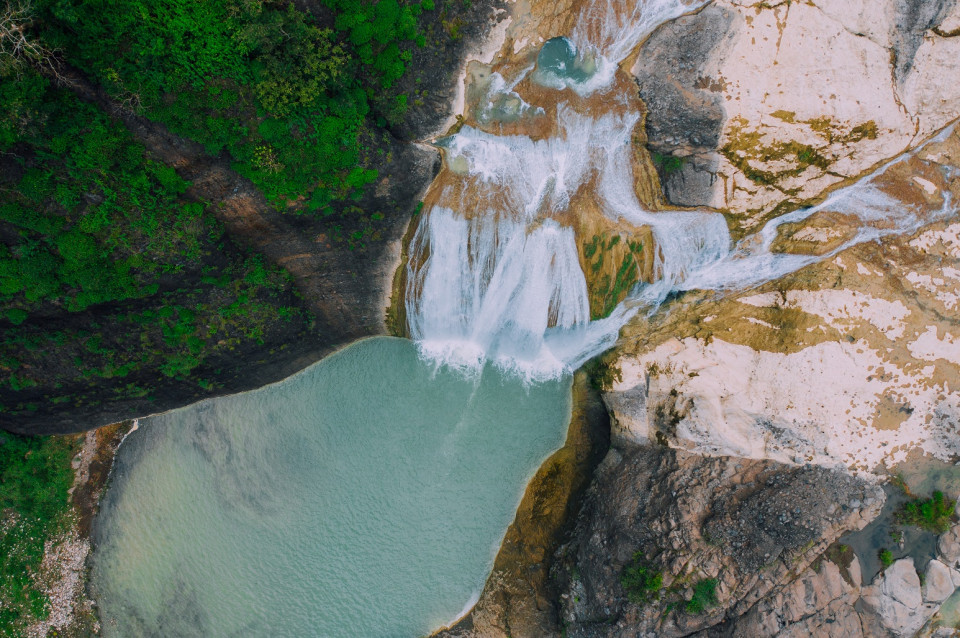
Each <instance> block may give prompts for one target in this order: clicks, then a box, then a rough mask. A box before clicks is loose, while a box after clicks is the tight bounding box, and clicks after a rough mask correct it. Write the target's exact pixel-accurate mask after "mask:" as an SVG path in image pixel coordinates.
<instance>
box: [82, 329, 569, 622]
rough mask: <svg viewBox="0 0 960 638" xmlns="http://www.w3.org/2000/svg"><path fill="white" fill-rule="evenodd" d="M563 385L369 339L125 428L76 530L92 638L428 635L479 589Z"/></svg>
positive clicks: (564, 400) (555, 435)
mask: <svg viewBox="0 0 960 638" xmlns="http://www.w3.org/2000/svg"><path fill="white" fill-rule="evenodd" d="M570 385H571V381H570V378H569V377H566V378H563V379H558V380H555V381H551V382H547V383H541V384H537V385H533V386H525V385H524V384H523V383H522V382H521V381H520V380H519V379H517V378H514V377H510V376H508V375H505V374H504V373H501V372H500V371H498V370H497V369H495V368H493V367H489V366H488V367H487V368H486V369H485V370H484V371H483V373H482V374H481V375H478V376H475V377H467V376H464V375H462V374H460V373H458V372H456V371H452V370H449V369H445V368H440V369H436V368H435V366H433V365H432V364H429V363H427V362H425V361H423V360H421V359H420V358H419V356H418V354H417V350H416V346H415V345H414V344H413V343H412V342H409V341H406V340H402V339H393V338H386V337H383V338H374V339H368V340H365V341H362V342H359V343H357V344H354V345H353V346H350V347H349V348H346V349H345V350H343V351H341V352H339V353H337V354H335V355H333V356H331V357H328V358H327V359H325V360H323V361H321V362H320V363H318V364H316V365H314V366H313V367H311V368H309V369H307V370H305V371H303V372H301V373H300V374H298V375H295V376H294V377H291V378H289V379H287V380H285V381H283V382H281V383H278V384H275V385H272V386H269V387H266V388H262V389H260V390H256V391H253V392H248V393H245V394H241V395H235V396H230V397H225V398H221V399H215V400H210V401H204V402H202V403H199V404H196V405H194V406H190V407H187V408H183V409H180V410H176V411H173V412H170V413H167V414H164V415H160V416H156V417H152V418H149V419H144V420H142V421H141V424H140V428H139V429H138V430H137V431H135V432H133V433H132V434H131V435H130V436H129V437H128V439H127V440H126V441H125V442H124V444H123V446H122V447H121V449H120V451H119V453H118V455H117V458H116V461H115V467H114V474H113V478H112V482H111V486H110V488H109V490H108V492H107V494H106V495H105V497H104V501H103V505H102V510H101V515H100V516H99V518H98V522H97V526H96V528H95V530H94V541H95V546H96V549H95V553H94V562H93V571H92V578H91V583H92V590H93V594H94V597H95V600H96V601H97V603H98V605H99V607H100V612H101V619H102V623H103V633H104V635H105V636H107V637H113V636H117V637H121V636H122V637H124V638H131V637H136V636H178V637H180V636H182V637H192V636H209V637H213V636H331V637H333V636H368V637H375V636H408V637H409V636H420V635H424V634H428V633H430V632H431V631H432V630H434V629H436V628H437V627H439V626H441V625H443V624H445V623H448V622H450V621H452V620H453V619H454V618H455V617H456V616H457V615H458V614H460V613H461V612H463V611H466V609H465V606H466V605H467V604H468V603H469V602H470V601H471V600H472V599H474V598H475V597H476V595H477V594H478V593H479V591H480V589H481V588H482V586H483V583H484V581H485V579H486V577H487V575H488V573H489V571H490V569H491V567H492V565H493V559H494V557H495V554H496V551H497V549H498V547H499V544H500V542H501V540H502V538H503V535H504V533H505V531H506V528H507V526H508V525H509V524H510V522H511V521H512V519H513V516H514V513H515V510H516V507H517V505H518V503H519V501H520V498H521V496H522V493H523V490H524V487H525V484H526V482H527V481H528V480H529V479H530V477H532V475H533V474H534V472H535V471H536V469H537V467H538V466H539V465H540V464H541V463H542V462H543V460H544V459H545V458H546V457H547V456H549V455H550V454H551V453H552V452H553V451H554V450H556V449H557V448H559V447H560V446H561V445H562V443H563V440H564V436H565V433H566V427H567V424H568V422H569V418H570V409H571V405H570V401H571V398H570Z"/></svg>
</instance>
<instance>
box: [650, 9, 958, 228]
mask: <svg viewBox="0 0 960 638" xmlns="http://www.w3.org/2000/svg"><path fill="white" fill-rule="evenodd" d="M957 15H958V9H957V5H956V4H955V3H953V2H952V1H950V0H936V1H933V0H930V1H922V2H921V1H916V0H910V1H907V0H871V1H870V2H866V1H865V0H857V1H854V2H851V1H850V0H815V1H811V2H793V3H791V2H765V3H758V2H744V1H740V0H718V1H717V2H714V3H713V4H711V5H710V6H708V7H707V8H705V9H704V10H702V11H700V12H698V13H696V14H694V15H691V16H687V17H684V18H681V19H678V20H675V21H672V22H670V23H668V24H665V25H663V26H662V27H661V28H660V29H658V30H657V31H656V32H655V33H654V34H653V35H652V36H651V37H650V38H649V39H648V40H647V42H646V43H645V44H644V46H643V47H642V49H641V51H640V54H639V56H638V57H637V62H636V64H635V66H634V67H633V73H634V74H635V76H636V77H637V80H638V84H639V86H640V93H641V97H642V98H643V99H644V100H645V101H646V102H647V103H648V104H649V105H650V106H651V109H650V111H651V112H650V115H649V117H648V121H647V130H648V134H649V138H650V140H649V143H650V145H651V147H652V148H653V149H654V150H655V151H657V152H659V153H661V154H666V155H673V156H675V157H680V158H682V159H683V166H682V170H677V171H673V172H671V173H670V174H668V175H664V178H665V193H666V195H667V197H668V198H669V199H670V201H672V202H673V203H675V204H681V205H707V206H712V207H715V208H721V209H724V210H727V211H729V212H730V213H731V214H732V215H733V216H735V217H736V218H737V223H738V224H740V225H741V226H742V227H743V228H750V227H753V226H755V225H757V224H759V223H760V222H762V221H763V220H764V219H766V218H767V217H768V215H769V214H770V213H771V212H772V211H774V210H775V209H777V208H778V207H779V206H782V205H785V204H786V205H791V204H796V203H800V202H804V201H807V200H810V199H811V198H815V197H817V196H819V195H820V194H821V193H822V192H823V191H824V190H825V189H827V188H829V187H831V186H833V185H835V184H837V183H839V182H842V181H844V180H845V179H847V178H851V177H855V176H858V175H861V174H864V173H865V172H868V171H869V170H871V169H872V167H874V166H875V165H877V164H878V163H880V162H883V161H885V160H886V159H888V158H890V157H893V156H894V155H896V154H898V153H899V152H901V151H903V150H905V149H906V148H908V147H910V146H913V145H916V144H917V142H918V141H919V140H922V139H924V138H925V137H927V136H929V135H930V134H931V133H933V132H935V131H936V130H938V129H939V128H941V127H943V126H944V125H946V124H947V123H949V122H950V121H952V120H953V119H955V118H956V117H957V114H958V111H960V84H957V83H956V82H944V81H943V78H945V77H951V76H955V75H957V73H958V72H960V38H957V37H949V34H948V33H947V32H946V31H944V28H943V25H947V26H948V25H950V24H952V23H953V21H955V20H957Z"/></svg>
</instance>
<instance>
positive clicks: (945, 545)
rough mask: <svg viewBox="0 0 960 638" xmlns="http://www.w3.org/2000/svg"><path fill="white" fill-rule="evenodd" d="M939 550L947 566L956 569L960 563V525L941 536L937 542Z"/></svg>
mask: <svg viewBox="0 0 960 638" xmlns="http://www.w3.org/2000/svg"><path fill="white" fill-rule="evenodd" d="M937 550H938V551H939V552H940V556H941V558H942V560H943V562H945V563H946V564H947V565H949V566H951V567H956V566H957V564H958V562H960V524H957V525H954V526H953V527H951V528H950V530H949V531H947V532H945V533H943V534H941V536H940V539H939V540H938V541H937Z"/></svg>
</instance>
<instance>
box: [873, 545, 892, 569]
mask: <svg viewBox="0 0 960 638" xmlns="http://www.w3.org/2000/svg"><path fill="white" fill-rule="evenodd" d="M877 557H878V558H879V559H880V564H881V565H883V568H884V569H886V568H887V567H890V565H893V562H894V558H893V552H891V551H890V550H889V549H881V550H880V552H879V553H878V554H877Z"/></svg>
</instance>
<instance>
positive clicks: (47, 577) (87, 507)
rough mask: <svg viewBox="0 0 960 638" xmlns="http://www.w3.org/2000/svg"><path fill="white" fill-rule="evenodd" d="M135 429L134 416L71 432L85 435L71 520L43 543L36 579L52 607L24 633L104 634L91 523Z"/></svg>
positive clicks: (75, 461)
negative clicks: (94, 585) (93, 585)
mask: <svg viewBox="0 0 960 638" xmlns="http://www.w3.org/2000/svg"><path fill="white" fill-rule="evenodd" d="M133 429H134V422H133V421H122V422H120V423H113V424H111V425H105V426H103V427H100V428H97V429H96V430H89V431H87V432H85V433H83V434H79V435H68V436H74V437H76V438H77V439H82V440H83V443H82V446H81V448H80V451H79V452H78V453H77V455H76V456H75V457H74V459H73V462H72V463H73V473H74V482H73V486H72V487H71V488H70V492H69V494H70V512H69V514H68V517H69V525H68V527H67V529H66V530H65V531H64V532H62V533H61V534H59V535H58V536H56V537H54V538H51V539H48V540H47V541H46V543H45V544H44V556H43V562H42V564H41V567H40V571H39V573H38V574H37V575H36V581H37V582H38V584H39V585H40V587H41V588H42V589H43V591H44V593H45V594H46V595H47V596H48V597H49V599H50V609H49V613H48V615H47V617H46V618H45V619H43V620H38V621H37V622H35V623H33V624H31V625H29V626H28V627H27V628H26V630H25V632H24V633H25V635H26V636H28V637H29V638H33V637H41V636H47V635H51V633H50V632H55V633H53V634H52V635H56V636H61V637H72V636H76V637H78V638H79V637H81V636H98V635H100V619H99V617H98V614H97V609H96V603H95V602H94V601H93V600H92V597H91V596H90V591H89V585H90V569H91V567H92V565H91V562H90V559H91V556H92V552H93V540H92V531H93V524H94V519H95V518H96V516H97V513H98V512H99V509H100V501H101V499H102V497H103V495H104V493H105V492H106V489H107V487H108V485H109V482H110V475H111V471H112V469H113V460H114V457H115V455H116V452H117V450H118V449H119V447H120V444H121V443H122V442H123V439H124V438H125V437H126V435H127V434H129V433H130V432H131V431H132V430H133Z"/></svg>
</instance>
